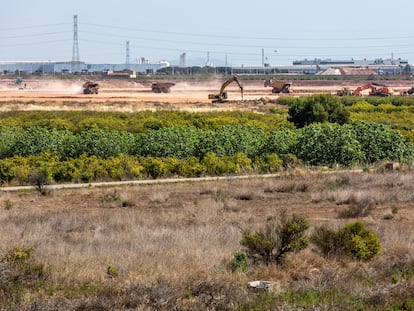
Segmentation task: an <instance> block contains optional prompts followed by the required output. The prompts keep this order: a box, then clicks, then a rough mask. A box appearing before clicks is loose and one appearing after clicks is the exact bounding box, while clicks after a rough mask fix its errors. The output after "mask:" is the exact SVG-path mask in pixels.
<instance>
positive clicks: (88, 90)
mask: <svg viewBox="0 0 414 311" xmlns="http://www.w3.org/2000/svg"><path fill="white" fill-rule="evenodd" d="M98 89H99V84H98V83H96V82H92V81H86V82H85V83H84V84H83V94H98Z"/></svg>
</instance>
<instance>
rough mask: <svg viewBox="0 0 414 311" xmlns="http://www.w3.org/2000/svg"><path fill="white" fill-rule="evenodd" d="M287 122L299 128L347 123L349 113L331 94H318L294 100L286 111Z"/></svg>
mask: <svg viewBox="0 0 414 311" xmlns="http://www.w3.org/2000/svg"><path fill="white" fill-rule="evenodd" d="M288 113H289V116H288V121H290V122H293V123H294V124H295V126H296V127H298V128H301V127H304V126H306V125H309V124H311V123H325V122H330V123H338V124H345V123H348V122H349V118H350V113H349V112H348V111H347V110H346V109H345V106H344V105H343V104H342V103H341V100H340V99H339V98H338V97H336V96H333V95H331V94H318V95H313V96H309V97H301V98H298V99H296V100H295V101H294V102H293V103H292V105H291V106H289V110H288Z"/></svg>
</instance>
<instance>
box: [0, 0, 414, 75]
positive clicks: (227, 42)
mask: <svg viewBox="0 0 414 311" xmlns="http://www.w3.org/2000/svg"><path fill="white" fill-rule="evenodd" d="M401 8H403V9H401ZM413 11H414V2H408V3H407V2H406V1H403V0H394V1H393V2H392V4H389V9H384V5H381V3H378V1H375V2H374V1H372V0H367V1H364V2H362V1H357V0H348V1H347V2H342V3H339V4H338V5H335V6H334V5H331V4H330V3H327V2H326V0H314V1H312V3H303V1H300V0H291V1H289V2H282V3H277V2H275V1H273V0H272V1H271V0H263V1H261V2H258V3H249V4H247V5H246V4H244V3H241V2H240V1H235V0H228V1H225V2H223V1H219V0H210V1H209V2H208V3H203V2H194V1H190V0H178V1H173V2H172V1H167V0H159V1H157V2H137V1H132V0H124V1H122V2H117V3H113V2H111V1H98V0H89V1H81V0H72V1H70V2H69V1H64V2H58V1H52V0H39V1H29V0H19V1H9V2H7V10H5V11H4V13H6V14H3V16H2V19H1V20H0V59H2V60H5V61H15V60H21V61H27V60H29V61H36V60H37V61H43V60H51V61H60V60H62V59H64V60H72V59H73V57H76V56H77V55H79V60H82V61H84V62H86V63H111V64H112V63H118V64H120V63H125V62H126V59H127V58H129V59H130V60H131V62H132V61H134V60H139V59H141V58H144V59H146V60H148V61H149V62H150V63H157V62H159V61H163V60H164V61H168V62H170V63H171V64H172V65H176V64H179V63H180V55H182V54H183V53H185V54H186V62H187V63H188V64H189V65H193V64H194V65H197V66H202V65H204V64H207V63H213V64H214V63H215V65H216V66H223V65H224V64H227V65H228V66H233V67H234V66H242V65H243V66H262V65H263V64H264V63H266V64H269V65H270V66H288V65H290V64H292V63H293V61H295V60H302V59H315V58H321V59H351V58H354V59H364V58H366V59H376V58H382V59H387V58H390V57H391V55H395V57H396V58H401V59H414V35H413V34H412V31H411V28H412V27H411V23H410V21H411V19H412V13H411V12H413ZM75 15H76V16H77V24H76V25H77V32H76V33H77V39H78V40H77V41H75V40H74V39H75V31H74V30H75V29H74V28H75V23H74V22H75V20H74V16H75ZM75 42H76V44H75ZM127 42H129V43H128V47H127ZM75 51H76V52H77V51H78V52H79V53H75Z"/></svg>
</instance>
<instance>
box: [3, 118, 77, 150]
mask: <svg viewBox="0 0 414 311" xmlns="http://www.w3.org/2000/svg"><path fill="white" fill-rule="evenodd" d="M73 140H74V136H73V134H72V133H71V132H69V131H67V130H57V129H47V128H44V127H38V126H35V127H30V128H28V129H26V130H25V131H22V132H21V133H20V135H19V136H18V139H15V141H14V144H13V146H11V150H10V152H11V153H12V155H20V156H24V157H27V156H31V155H40V154H42V153H44V152H48V153H55V154H58V155H59V156H62V157H64V156H65V155H66V154H67V153H69V152H70V149H71V146H70V145H71V143H72V141H73Z"/></svg>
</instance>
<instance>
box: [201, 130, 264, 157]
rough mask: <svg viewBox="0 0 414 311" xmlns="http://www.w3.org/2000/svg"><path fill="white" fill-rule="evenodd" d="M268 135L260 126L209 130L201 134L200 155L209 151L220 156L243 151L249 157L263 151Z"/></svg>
mask: <svg viewBox="0 0 414 311" xmlns="http://www.w3.org/2000/svg"><path fill="white" fill-rule="evenodd" d="M267 137H268V135H267V134H266V133H265V132H264V131H263V130H261V129H260V128H256V127H252V126H246V125H234V126H223V127H222V128H221V129H220V130H217V131H214V132H213V131H207V132H204V135H202V136H201V139H200V145H199V148H198V156H199V157H200V158H202V157H203V156H204V155H206V154H208V153H215V154H217V155H218V156H232V155H234V154H236V153H238V152H243V153H244V154H246V155H247V156H248V157H249V158H253V157H255V156H258V155H260V154H261V153H262V150H263V148H264V146H265V145H266V142H267Z"/></svg>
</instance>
